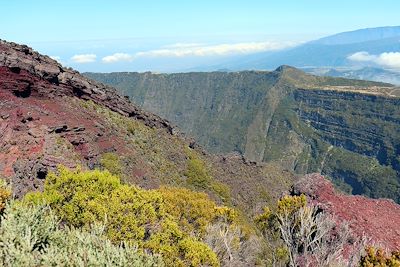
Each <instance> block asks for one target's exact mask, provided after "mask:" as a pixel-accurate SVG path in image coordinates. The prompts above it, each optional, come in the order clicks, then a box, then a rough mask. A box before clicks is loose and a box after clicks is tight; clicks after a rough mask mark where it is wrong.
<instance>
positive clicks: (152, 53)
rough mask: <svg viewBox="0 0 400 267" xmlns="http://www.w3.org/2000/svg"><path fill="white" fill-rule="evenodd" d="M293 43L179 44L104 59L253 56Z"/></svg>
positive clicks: (120, 60) (112, 60) (111, 61)
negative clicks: (252, 54) (253, 54)
mask: <svg viewBox="0 0 400 267" xmlns="http://www.w3.org/2000/svg"><path fill="white" fill-rule="evenodd" d="M294 45H295V43H293V42H251V43H236V44H219V45H204V44H197V43H187V44H185V43H178V44H173V45H168V46H165V47H164V48H162V49H156V50H149V51H140V52H137V53H135V54H133V55H129V54H125V53H115V54H113V55H110V56H106V57H103V58H102V61H103V62H104V63H115V62H124V61H132V60H134V59H135V58H151V57H190V56H194V57H204V56H227V55H235V54H251V53H257V52H265V51H276V50H281V49H284V48H288V47H292V46H294Z"/></svg>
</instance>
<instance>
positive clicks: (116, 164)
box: [100, 153, 123, 177]
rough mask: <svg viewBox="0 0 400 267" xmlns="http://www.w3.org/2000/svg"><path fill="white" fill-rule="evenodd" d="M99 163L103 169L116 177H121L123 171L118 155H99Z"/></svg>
mask: <svg viewBox="0 0 400 267" xmlns="http://www.w3.org/2000/svg"><path fill="white" fill-rule="evenodd" d="M100 163H101V165H102V166H103V168H104V169H106V170H108V171H109V172H111V173H112V174H114V175H116V176H118V177H121V175H122V171H123V169H122V164H121V161H120V159H119V157H118V155H116V154H114V153H104V154H103V155H101V159H100Z"/></svg>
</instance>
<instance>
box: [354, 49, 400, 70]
mask: <svg viewBox="0 0 400 267" xmlns="http://www.w3.org/2000/svg"><path fill="white" fill-rule="evenodd" d="M347 58H348V59H349V60H351V61H356V62H369V63H374V64H377V65H380V66H382V67H387V68H394V69H400V52H385V53H381V54H379V55H373V54H369V53H368V52H365V51H361V52H357V53H354V54H352V55H350V56H348V57H347Z"/></svg>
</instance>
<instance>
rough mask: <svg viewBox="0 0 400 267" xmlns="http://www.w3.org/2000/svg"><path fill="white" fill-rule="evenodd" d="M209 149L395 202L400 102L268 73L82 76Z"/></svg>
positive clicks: (337, 83) (370, 89)
mask: <svg viewBox="0 0 400 267" xmlns="http://www.w3.org/2000/svg"><path fill="white" fill-rule="evenodd" d="M86 75H87V76H88V77H90V78H93V79H95V80H98V81H100V82H103V83H106V84H110V85H112V86H115V87H116V88H118V89H119V90H120V91H122V92H123V93H124V94H125V95H128V96H130V97H131V99H132V100H133V102H135V103H137V104H139V105H140V106H142V107H143V108H144V109H146V110H149V111H151V112H154V113H156V114H158V115H161V116H162V117H165V118H167V119H168V120H170V121H172V122H173V123H175V124H177V125H178V126H179V127H180V128H181V129H183V130H184V131H185V132H186V133H188V134H189V135H191V136H193V137H195V138H196V140H198V142H199V143H200V144H201V145H204V146H205V147H207V148H208V149H209V150H210V151H212V152H216V153H227V152H231V151H236V152H239V153H241V154H243V155H244V156H245V157H246V159H248V160H250V161H255V162H277V163H278V164H280V165H281V166H283V167H284V168H286V169H288V170H295V171H296V172H298V173H310V172H321V173H323V174H325V175H327V176H329V177H331V178H332V179H333V180H334V181H335V182H336V184H337V185H338V186H340V187H341V188H342V189H343V190H345V191H348V192H352V193H353V194H365V195H368V196H371V197H388V198H392V199H394V200H396V201H397V202H400V191H399V190H400V178H399V171H400V158H399V157H398V155H399V154H400V134H399V129H400V128H399V126H400V116H399V114H400V99H399V98H398V96H399V95H400V94H399V92H400V91H399V90H398V89H397V88H395V87H393V86H392V85H390V84H384V83H376V82H368V81H359V80H348V79H342V78H332V77H318V76H312V75H308V74H305V73H303V72H301V71H299V70H297V69H294V68H291V67H287V66H282V67H280V68H278V69H277V70H276V71H273V72H261V71H244V72H228V73H227V72H211V73H178V74H153V73H111V74H98V73H97V74H96V73H87V74H86Z"/></svg>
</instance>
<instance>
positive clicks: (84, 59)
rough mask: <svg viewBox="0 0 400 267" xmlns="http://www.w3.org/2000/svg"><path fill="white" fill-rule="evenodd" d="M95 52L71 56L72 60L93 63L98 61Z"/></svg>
mask: <svg viewBox="0 0 400 267" xmlns="http://www.w3.org/2000/svg"><path fill="white" fill-rule="evenodd" d="M96 57H97V56H96V55H95V54H83V55H75V56H73V57H72V58H71V60H72V61H73V62H75V63H91V62H95V61H96Z"/></svg>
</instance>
